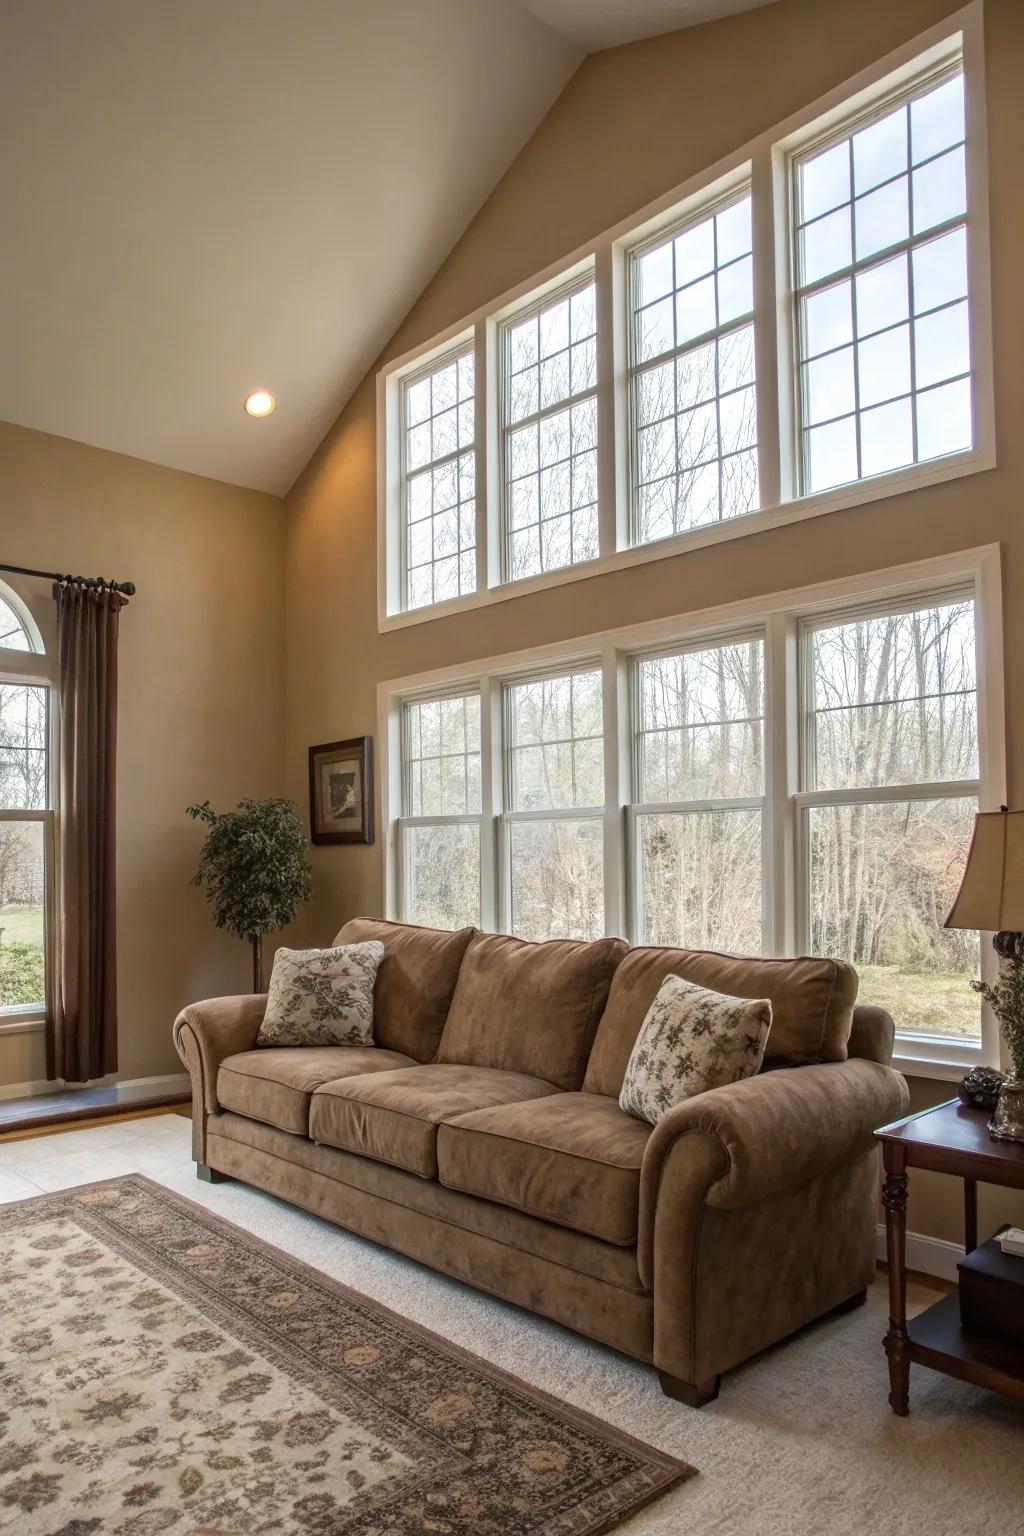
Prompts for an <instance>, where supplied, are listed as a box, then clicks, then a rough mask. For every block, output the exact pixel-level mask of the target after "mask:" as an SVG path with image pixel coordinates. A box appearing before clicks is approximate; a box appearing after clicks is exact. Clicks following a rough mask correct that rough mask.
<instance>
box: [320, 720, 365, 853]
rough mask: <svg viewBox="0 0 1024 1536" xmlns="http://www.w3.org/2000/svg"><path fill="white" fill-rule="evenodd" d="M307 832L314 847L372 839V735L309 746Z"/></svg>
mask: <svg viewBox="0 0 1024 1536" xmlns="http://www.w3.org/2000/svg"><path fill="white" fill-rule="evenodd" d="M309 835H310V841H311V842H313V843H314V844H316V845H317V846H320V845H323V844H331V843H372V842H373V839H374V814H373V737H372V736H353V737H351V738H350V739H349V740H348V741H326V742H323V743H322V744H321V745H320V746H317V747H310V749H309Z"/></svg>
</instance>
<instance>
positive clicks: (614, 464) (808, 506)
mask: <svg viewBox="0 0 1024 1536" xmlns="http://www.w3.org/2000/svg"><path fill="white" fill-rule="evenodd" d="M954 57H962V60H963V70H964V76H965V80H966V99H967V184H968V218H967V254H968V270H969V273H970V295H969V318H970V344H971V360H972V387H973V418H974V446H973V447H972V448H971V449H970V450H967V451H965V452H963V453H956V454H951V455H949V456H947V457H945V458H941V459H931V460H927V461H925V462H924V463H921V464H914V465H911V466H909V467H908V468H905V469H900V470H895V471H892V472H890V473H886V474H882V475H878V476H875V477H873V478H871V479H867V480H859V481H854V482H853V483H851V484H849V485H844V486H841V487H837V488H835V489H832V490H828V491H823V492H820V493H818V494H816V495H810V496H806V495H802V494H801V486H800V478H799V466H800V443H799V421H798V411H797V399H796V393H795V391H796V386H797V375H796V356H795V345H794V340H795V337H794V323H795V313H794V311H795V305H794V301H793V262H792V252H791V245H792V239H791V218H790V214H791V195H790V162H791V158H792V156H793V155H794V154H796V153H799V152H800V151H801V150H803V149H805V148H806V147H807V146H808V145H809V144H811V143H814V142H816V141H817V140H819V139H820V138H821V137H822V136H823V135H825V134H827V133H829V132H832V131H838V130H839V129H840V128H841V127H842V125H844V124H847V123H849V122H850V121H852V120H853V119H855V118H857V117H858V116H860V115H861V114H863V113H864V112H867V111H871V110H872V109H873V108H875V107H876V106H877V105H878V103H879V101H880V100H881V99H882V98H884V97H887V96H888V95H890V94H891V93H893V92H898V91H900V90H901V89H905V88H906V86H907V85H908V84H909V83H910V82H911V81H913V80H915V79H917V78H918V77H920V75H921V74H922V72H923V71H926V70H928V69H932V68H938V67H939V66H940V65H941V64H942V63H943V62H949V61H950V60H951V59H953V58H954ZM746 183H749V184H750V186H751V194H752V218H753V241H754V342H755V375H756V380H757V387H756V397H757V445H758V446H757V451H758V477H759V486H760V510H759V511H756V512H750V513H746V514H744V515H743V516H740V517H734V518H728V519H725V520H723V521H721V522H717V523H714V524H709V525H707V526H705V527H701V528H695V529H690V530H687V531H686V532H683V533H678V534H673V535H671V536H670V537H667V538H664V539H659V540H657V541H656V542H654V543H650V544H634V543H631V541H630V527H629V523H630V512H629V507H630V481H631V471H630V467H629V455H630V446H629V439H630V429H629V389H628V356H629V348H628V324H629V303H628V290H629V281H628V255H629V252H630V251H631V250H632V249H633V248H635V247H636V246H637V245H638V244H643V243H645V242H647V241H649V240H650V239H652V238H654V237H655V236H657V235H659V234H663V233H664V232H665V231H666V230H668V229H670V228H671V227H672V226H673V225H674V224H679V223H681V222H686V221H689V220H690V219H692V218H695V217H696V216H698V215H699V214H700V212H701V210H702V209H705V208H710V207H711V206H713V205H714V204H715V203H717V202H721V201H722V200H724V199H727V198H729V197H730V196H734V195H736V193H737V192H738V191H739V190H740V189H741V188H742V187H743V186H744V184H746ZM589 271H593V273H594V276H595V282H596V287H597V306H596V308H597V328H598V339H597V375H598V529H599V555H598V558H597V559H596V560H591V561H587V562H586V563H583V564H580V565H577V566H572V565H570V566H564V567H561V568H560V569H558V570H555V571H549V572H545V573H543V574H541V575H538V576H532V577H527V578H525V579H523V580H520V581H514V582H506V581H503V579H502V570H501V548H502V530H501V486H500V473H499V467H500V459H501V442H500V432H499V416H498V408H497V391H498V381H499V358H498V350H499V348H498V336H497V328H498V326H499V325H500V324H501V322H502V321H503V320H505V319H507V318H508V317H509V316H510V315H513V314H514V313H515V312H516V310H517V309H521V308H522V307H523V306H524V305H528V304H530V303H533V302H537V301H539V300H541V299H542V298H544V297H546V296H549V295H550V294H552V293H554V292H555V291H556V290H557V289H558V288H559V287H562V286H564V285H565V284H567V283H570V282H572V281H573V280H574V279H576V278H577V277H581V276H582V275H583V274H585V273H586V272H589ZM467 340H472V343H473V346H474V353H475V358H476V435H475V448H476V469H477V502H476V511H477V590H476V591H475V592H474V593H471V594H468V595H466V596H463V597H460V598H456V599H451V600H448V601H446V602H441V603H435V604H433V605H430V606H425V607H422V608H416V609H411V610H406V609H404V608H403V596H402V586H401V582H402V572H401V543H400V537H401V524H400V522H399V521H398V520H397V513H398V511H400V510H401V500H400V480H401V476H400V466H399V464H398V462H397V454H398V446H399V445H398V430H397V429H398V420H399V392H400V388H401V382H402V379H403V378H404V377H405V376H406V375H407V374H408V373H410V372H411V371H419V369H421V368H422V367H424V366H426V365H427V364H429V363H430V362H431V361H432V360H433V359H435V358H438V357H440V356H443V354H444V353H445V352H446V351H448V350H451V349H452V348H453V347H455V346H457V345H459V344H462V343H464V342H466V341H467ZM377 456H378V474H377V496H378V517H377V528H378V628H379V630H380V631H381V632H382V633H383V632H385V631H390V630H393V629H399V628H403V627H405V626H407V625H409V624H416V623H423V622H427V621H431V620H434V619H438V618H442V617H444V616H446V615H450V614H455V613H461V612H464V611H467V610H470V609H473V608H478V607H482V606H485V605H488V604H490V603H494V602H502V601H507V600H508V599H509V598H514V597H518V596H521V595H524V594H526V593H529V592H536V591H542V590H545V589H547V588H551V587H555V586H559V585H561V584H562V583H564V582H567V581H577V580H581V579H584V578H587V577H590V576H593V575H597V574H600V573H603V572H605V571H614V570H621V569H626V568H628V567H631V566H633V565H637V564H643V563H645V562H647V561H649V560H661V559H665V558H668V557H671V556H673V555H677V554H682V553H685V552H687V551H689V550H693V549H700V548H702V547H704V546H707V545H711V544H718V543H721V542H724V541H725V540H728V539H734V538H741V537H745V536H747V535H748V534H752V533H758V532H762V531H764V530H765V529H770V528H777V527H782V526H785V525H788V524H790V523H794V522H799V521H803V520H804V519H806V518H810V517H818V516H822V515H824V514H826V513H829V512H834V511H839V510H843V509H846V508H850V507H855V506H859V505H864V504H866V503H869V502H873V501H877V500H880V499H882V498H887V497H891V496H896V495H900V494H902V493H904V492H907V491H912V490H918V489H920V488H922V487H925V486H930V485H937V484H940V483H942V482H944V481H948V480H952V479H955V478H958V477H960V476H962V475H970V474H976V473H978V472H979V471H982V470H987V469H992V468H993V467H994V466H995V463H996V449H995V418H994V401H993V381H992V320H991V279H990V260H989V220H988V169H987V148H986V106H985V69H984V38H983V8H982V0H971V3H970V4H968V5H966V6H965V7H964V8H963V9H961V10H959V11H957V12H955V13H954V14H953V15H951V16H949V17H947V18H946V19H945V20H943V21H942V22H940V23H939V24H937V25H936V26H934V27H932V28H930V29H928V30H927V31H926V32H924V33H922V34H920V35H919V36H918V37H916V38H914V39H913V40H912V41H911V42H909V43H907V44H905V45H904V46H902V47H900V48H898V49H895V50H894V51H893V52H891V53H889V54H887V55H886V56H885V57H884V58H882V59H880V60H878V61H877V62H876V63H874V64H872V65H871V66H870V67H869V68H867V69H865V70H862V71H860V72H859V73H858V74H857V75H855V76H853V77H852V78H851V79H850V80H848V81H846V82H845V83H844V84H843V85H841V86H839V87H837V88H836V89H834V90H832V91H830V92H828V93H827V94H826V95H824V96H822V97H820V98H819V99H818V100H816V101H814V102H812V103H810V104H809V105H807V106H806V107H803V108H801V109H800V110H799V111H798V112H795V113H794V114H792V115H791V116H790V117H788V118H786V119H785V120H784V121H782V122H780V123H778V124H776V125H774V126H772V127H771V128H769V129H767V130H766V131H765V132H764V133H762V134H760V135H758V136H757V137H756V138H755V139H752V140H750V141H749V142H748V143H746V144H744V145H742V146H741V147H740V148H738V149H737V150H736V151H735V152H733V153H731V154H729V155H727V156H725V157H724V158H723V159H721V160H719V161H717V162H716V163H715V164H714V165H711V166H709V167H707V168H706V169H705V170H704V171H702V172H701V173H700V174H699V175H697V176H693V177H691V178H690V179H689V180H687V181H686V182H684V183H683V184H682V185H681V186H678V187H676V188H674V189H673V190H672V191H671V192H669V193H668V194H666V196H664V197H662V198H659V199H658V200H657V201H655V202H654V203H651V204H649V205H648V206H647V207H646V208H645V209H642V210H641V211H639V212H638V213H636V214H634V215H633V216H631V217H630V218H628V219H626V220H624V221H622V223H620V224H618V225H616V226H614V227H613V228H612V229H609V230H606V231H604V233H603V234H601V235H600V236H599V237H598V238H597V239H596V240H594V241H591V242H589V243H588V244H587V245H585V246H583V247H581V248H579V249H577V250H576V251H573V252H572V253H571V254H569V255H568V256H566V257H565V258H564V259H563V260H561V261H558V262H555V263H553V264H552V265H551V266H550V267H548V268H546V269H545V271H543V272H541V273H539V274H537V275H535V276H533V277H531V278H530V279H528V280H527V281H526V282H523V283H521V284H518V285H517V286H516V287H515V288H513V289H511V290H509V292H507V293H506V294H504V295H502V296H501V297H499V298H498V299H496V300H494V301H493V302H490V303H488V304H485V305H482V306H481V307H480V308H478V309H477V310H475V311H474V312H473V313H472V314H471V315H469V316H467V317H465V318H464V319H462V320H460V321H459V322H458V323H457V324H455V325H453V326H451V327H449V328H448V329H447V330H446V331H444V332H442V333H441V334H440V335H438V336H436V337H434V338H433V340H431V341H429V342H427V343H426V344H425V345H423V346H419V347H416V348H414V349H412V350H411V351H409V352H406V353H404V354H403V355H402V356H400V357H396V358H395V359H393V360H392V361H391V362H389V363H388V364H387V365H386V366H385V367H384V368H383V369H382V370H381V371H380V372H379V373H378V375H377Z"/></svg>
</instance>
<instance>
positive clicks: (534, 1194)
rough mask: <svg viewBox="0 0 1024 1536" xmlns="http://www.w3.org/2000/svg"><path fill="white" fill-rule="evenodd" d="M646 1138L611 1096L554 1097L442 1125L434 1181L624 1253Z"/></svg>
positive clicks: (633, 1226) (633, 1236) (647, 1131)
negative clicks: (598, 1241)
mask: <svg viewBox="0 0 1024 1536" xmlns="http://www.w3.org/2000/svg"><path fill="white" fill-rule="evenodd" d="M650 1135H651V1127H650V1126H649V1125H647V1124H645V1122H644V1121H642V1120H635V1119H634V1118H633V1116H632V1115H627V1114H625V1113H624V1112H623V1111H622V1110H621V1109H620V1108H619V1106H618V1104H617V1103H616V1102H615V1100H614V1099H612V1098H605V1097H604V1096H602V1095H599V1094H594V1093H559V1094H556V1095H555V1096H554V1097H549V1098H544V1099H535V1100H533V1101H532V1102H529V1103H523V1104H503V1105H499V1106H498V1107H497V1108H494V1109H481V1110H476V1111H475V1112H473V1113H471V1114H466V1115H460V1116H458V1118H446V1120H445V1122H444V1124H443V1125H442V1126H441V1128H440V1130H439V1131H438V1137H437V1162H438V1176H439V1178H440V1180H441V1183H442V1184H445V1185H447V1186H448V1188H449V1189H457V1190H461V1191H462V1192H463V1193H464V1194H470V1195H480V1196H481V1197H482V1198H483V1199H485V1200H496V1201H498V1202H499V1203H500V1204H501V1205H510V1206H512V1207H514V1209H515V1210H517V1211H525V1212H526V1213H527V1214H528V1215H530V1216H540V1217H542V1218H543V1219H544V1220H545V1221H553V1222H557V1224H558V1225H559V1226H562V1227H572V1228H573V1230H574V1231H576V1232H586V1233H588V1234H589V1235H590V1236H592V1237H600V1238H603V1239H604V1241H605V1242H606V1243H615V1244H617V1245H619V1246H620V1247H627V1246H629V1245H631V1244H633V1243H635V1242H636V1240H637V1213H638V1210H639V1206H640V1164H641V1163H642V1161H643V1155H644V1148H645V1147H646V1145H647V1141H648V1138H649V1137H650Z"/></svg>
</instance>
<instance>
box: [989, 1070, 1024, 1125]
mask: <svg viewBox="0 0 1024 1536" xmlns="http://www.w3.org/2000/svg"><path fill="white" fill-rule="evenodd" d="M988 1128H989V1131H990V1133H991V1134H992V1135H993V1136H997V1137H998V1138H999V1140H1000V1141H1024V1077H1018V1076H1017V1075H1016V1074H1014V1075H1013V1076H1012V1077H1008V1078H1006V1079H1005V1081H1004V1082H1003V1085H1002V1087H1001V1088H1000V1089H999V1097H998V1099H997V1100H996V1107H995V1110H994V1112H993V1114H992V1119H991V1120H990V1121H989V1123H988Z"/></svg>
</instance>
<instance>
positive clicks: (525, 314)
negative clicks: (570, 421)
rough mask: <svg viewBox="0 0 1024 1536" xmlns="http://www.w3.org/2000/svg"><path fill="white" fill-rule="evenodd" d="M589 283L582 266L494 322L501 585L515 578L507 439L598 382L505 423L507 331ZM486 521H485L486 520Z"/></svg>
mask: <svg viewBox="0 0 1024 1536" xmlns="http://www.w3.org/2000/svg"><path fill="white" fill-rule="evenodd" d="M592 284H593V285H594V286H595V289H596V283H595V278H594V271H593V268H589V269H585V270H584V271H581V272H576V273H574V274H573V276H572V277H571V278H570V279H569V281H568V282H566V283H564V284H562V285H561V286H560V287H557V288H554V289H549V290H546V291H545V292H544V293H543V294H541V295H540V296H538V297H534V298H533V299H531V300H530V302H529V303H527V304H524V305H522V306H521V307H520V308H518V309H515V310H513V311H512V312H511V313H510V314H506V315H503V317H502V318H501V319H500V320H499V321H498V322H497V324H496V332H495V334H496V353H495V361H496V364H497V389H496V391H495V394H496V398H497V414H498V427H497V439H498V454H497V459H498V464H497V478H498V488H499V490H498V494H499V515H498V568H499V570H500V572H501V585H502V586H507V585H509V584H510V583H512V582H515V581H516V578H515V577H513V576H510V575H509V570H510V568H511V560H510V549H509V546H510V542H511V534H512V526H511V518H510V516H509V484H510V482H509V478H508V440H509V437H510V436H511V434H512V433H514V432H519V431H520V430H521V429H522V428H523V427H526V426H529V425H530V424H531V423H534V422H536V423H539V422H541V421H542V420H543V419H544V418H545V417H548V416H554V415H557V414H558V413H559V412H560V411H566V410H569V409H570V407H571V406H574V405H580V404H582V403H583V402H584V401H586V400H599V389H598V383H597V381H596V380H595V382H594V384H593V386H592V387H591V388H590V389H585V390H581V391H580V393H578V394H575V395H574V394H572V393H571V392H570V393H569V394H568V395H566V396H565V398H564V399H563V400H559V401H558V402H557V404H555V405H548V406H541V405H540V402H539V400H538V409H537V410H536V411H534V412H532V414H531V415H529V416H524V417H523V418H522V420H521V421H517V422H516V423H515V424H514V425H511V424H509V423H508V422H506V420H505V403H506V402H505V380H506V368H505V359H506V355H507V348H508V346H509V340H508V333H509V331H510V330H511V329H512V328H513V327H514V326H516V325H518V324H519V323H520V322H521V321H523V320H528V319H529V318H530V317H531V316H535V315H539V314H540V313H541V312H542V311H543V310H545V309H547V308H548V306H549V305H551V304H557V303H558V302H559V301H560V300H562V299H571V298H572V297H573V295H574V294H577V293H580V292H581V291H582V290H583V289H584V288H589V287H590V286H591V285H592ZM595 298H596V294H595ZM595 349H596V333H595ZM570 390H571V381H570ZM600 452H601V422H600V410H598V423H597V453H598V459H599V461H600ZM567 510H569V513H570V520H571V517H572V510H571V508H570V509H567ZM485 522H486V519H485ZM593 564H594V562H593V561H592V560H576V561H570V562H569V564H568V565H565V566H558V567H556V570H557V571H559V572H560V571H576V572H579V571H580V570H581V568H582V569H584V570H585V569H586V568H592V567H593ZM553 574H555V572H554V571H544V572H541V573H540V575H539V576H538V577H524V578H521V580H522V581H532V580H540V579H543V577H544V576H549V575H553Z"/></svg>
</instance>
